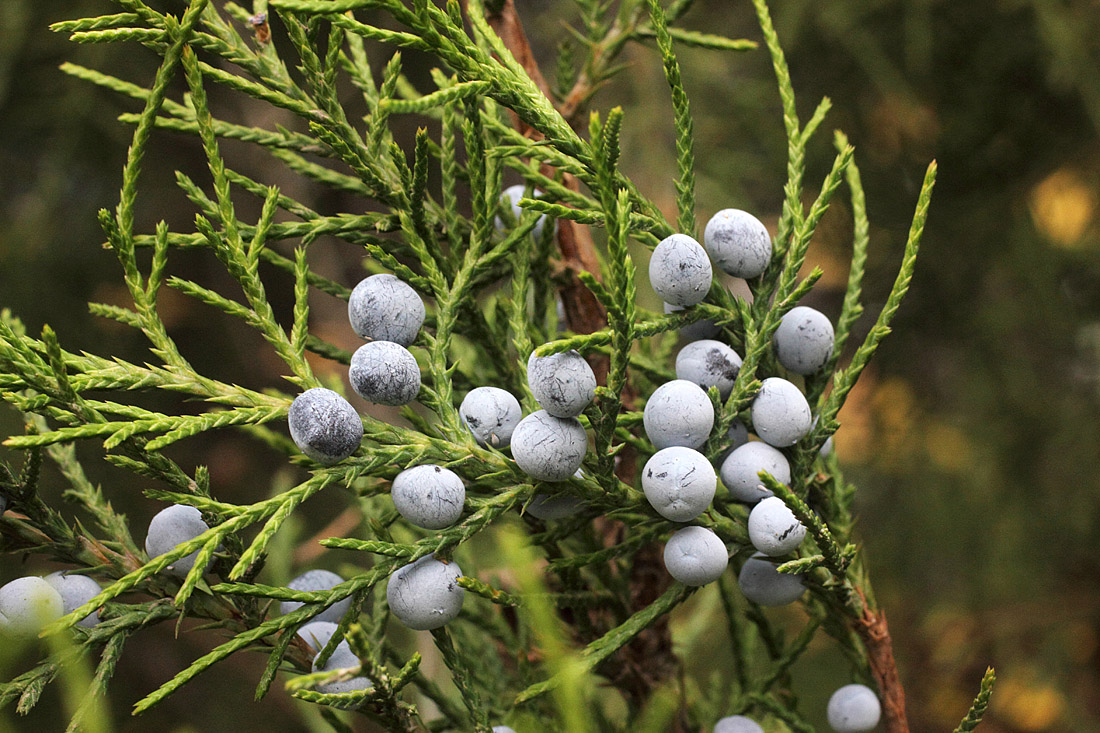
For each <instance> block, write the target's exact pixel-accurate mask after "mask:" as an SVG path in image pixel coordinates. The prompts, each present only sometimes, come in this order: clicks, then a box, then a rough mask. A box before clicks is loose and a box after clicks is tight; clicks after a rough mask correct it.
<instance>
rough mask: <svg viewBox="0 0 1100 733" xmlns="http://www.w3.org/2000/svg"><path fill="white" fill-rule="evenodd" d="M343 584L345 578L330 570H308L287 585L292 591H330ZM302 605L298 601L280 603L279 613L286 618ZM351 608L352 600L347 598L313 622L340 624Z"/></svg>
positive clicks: (334, 604) (315, 617)
mask: <svg viewBox="0 0 1100 733" xmlns="http://www.w3.org/2000/svg"><path fill="white" fill-rule="evenodd" d="M343 582H344V579H343V578H341V577H340V576H339V575H337V574H336V573H334V572H331V571H329V570H307V571H306V572H304V573H302V574H301V575H299V576H298V577H297V578H295V579H294V580H292V581H290V582H289V583H287V584H286V585H287V587H288V588H290V589H291V590H302V591H316V590H329V589H330V588H334V587H336V586H338V585H340V584H341V583H343ZM302 605H303V604H302V603H300V602H298V601H280V602H279V613H281V614H283V615H284V616H285V615H286V614H288V613H291V612H293V611H297V610H298V609H299V608H301V607H302ZM349 608H351V598H345V599H343V600H341V601H337V602H336V603H333V604H332V605H331V606H329V607H328V608H326V609H325V610H324V611H321V613H319V614H317V615H316V616H314V617H313V621H314V622H317V621H330V622H332V623H336V624H338V623H340V619H342V618H343V617H344V614H345V613H347V612H348V609H349Z"/></svg>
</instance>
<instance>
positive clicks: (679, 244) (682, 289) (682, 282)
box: [649, 234, 714, 306]
mask: <svg viewBox="0 0 1100 733" xmlns="http://www.w3.org/2000/svg"><path fill="white" fill-rule="evenodd" d="M713 277H714V271H713V270H712V269H711V267H710V259H708V258H707V252H706V250H704V249H703V246H702V245H701V244H699V243H698V242H696V241H695V240H694V239H693V238H692V237H689V236H688V235H686V234H672V235H670V236H668V237H665V238H664V239H663V240H661V243H660V244H658V245H657V248H656V249H654V250H653V257H652V258H650V260H649V284H650V285H652V286H653V291H654V292H655V293H657V295H658V296H659V297H660V298H661V300H663V301H665V302H666V303H671V304H672V305H679V306H688V305H695V304H696V303H701V302H703V299H704V298H706V297H707V291H709V290H710V283H711V280H712V279H713Z"/></svg>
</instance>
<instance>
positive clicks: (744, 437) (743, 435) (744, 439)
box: [715, 420, 749, 466]
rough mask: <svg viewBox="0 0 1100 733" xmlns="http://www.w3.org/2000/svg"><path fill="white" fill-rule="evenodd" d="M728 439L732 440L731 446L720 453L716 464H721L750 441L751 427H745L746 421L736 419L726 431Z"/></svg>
mask: <svg viewBox="0 0 1100 733" xmlns="http://www.w3.org/2000/svg"><path fill="white" fill-rule="evenodd" d="M726 440H728V441H729V442H730V445H729V448H726V449H725V450H724V451H722V453H721V454H719V456H718V458H717V460H716V461H715V465H716V466H721V465H722V464H723V463H724V462H725V460H726V458H728V457H729V455H730V453H733V452H734V451H735V450H737V449H738V448H740V447H741V446H743V445H745V444H746V443H748V442H749V429H748V428H746V427H745V423H743V422H741V421H740V420H734V421H733V422H731V423H730V427H729V430H727V431H726Z"/></svg>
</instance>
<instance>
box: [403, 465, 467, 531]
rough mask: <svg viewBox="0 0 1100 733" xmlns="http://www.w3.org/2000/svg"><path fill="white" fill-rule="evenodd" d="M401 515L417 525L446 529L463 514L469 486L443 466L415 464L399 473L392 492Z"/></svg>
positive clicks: (426, 527)
mask: <svg viewBox="0 0 1100 733" xmlns="http://www.w3.org/2000/svg"><path fill="white" fill-rule="evenodd" d="M390 495H391V496H392V497H393V505H394V506H395V507H397V511H398V512H400V514H401V516H402V517H404V518H405V519H407V520H408V521H409V522H411V523H412V524H415V525H416V526H417V527H423V528H424V529H443V528H444V527H450V526H451V525H452V524H454V523H455V522H457V521H458V518H459V517H461V516H462V507H463V505H464V503H465V502H466V486H465V485H464V484H463V483H462V479H460V478H459V477H458V474H456V473H455V472H454V471H452V470H450V469H448V468H443V466H434V465H430V464H429V465H425V466H413V467H412V468H408V469H405V470H404V471H402V472H401V473H399V474H397V477H396V478H394V480H393V489H392V490H391V491H390Z"/></svg>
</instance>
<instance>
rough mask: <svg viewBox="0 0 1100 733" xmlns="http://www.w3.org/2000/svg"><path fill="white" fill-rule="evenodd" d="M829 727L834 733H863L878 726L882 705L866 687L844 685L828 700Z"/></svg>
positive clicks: (872, 691)
mask: <svg viewBox="0 0 1100 733" xmlns="http://www.w3.org/2000/svg"><path fill="white" fill-rule="evenodd" d="M826 715H827V716H828V718H829V727H831V728H832V729H833V730H835V731H836V733H863V731H869V730H871V729H873V728H874V727H875V726H876V725H878V720H879V717H881V715H882V704H881V703H880V702H879V699H878V695H876V694H875V691H874V690H872V689H871V688H870V687H867V686H866V685H845V686H844V687H841V688H840V689H839V690H837V691H836V692H834V693H833V695H832V697H830V698H829V707H828V708H827V709H826Z"/></svg>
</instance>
